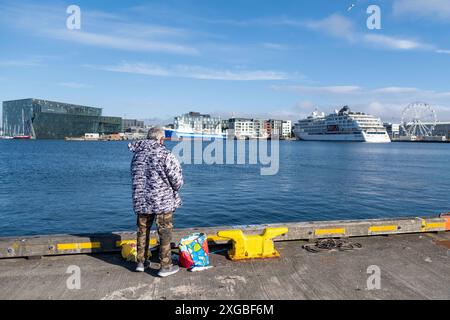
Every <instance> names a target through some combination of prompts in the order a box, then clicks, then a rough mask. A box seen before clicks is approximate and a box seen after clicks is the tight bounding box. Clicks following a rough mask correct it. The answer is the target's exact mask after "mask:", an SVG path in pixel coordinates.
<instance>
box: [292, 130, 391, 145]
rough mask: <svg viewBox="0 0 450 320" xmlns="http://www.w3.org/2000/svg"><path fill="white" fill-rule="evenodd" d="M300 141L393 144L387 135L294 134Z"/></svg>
mask: <svg viewBox="0 0 450 320" xmlns="http://www.w3.org/2000/svg"><path fill="white" fill-rule="evenodd" d="M294 133H295V135H296V137H297V138H298V139H300V140H306V141H354V142H369V143H388V142H391V139H390V138H389V136H388V134H387V133H384V134H368V133H365V132H363V133H361V134H308V133H305V132H294Z"/></svg>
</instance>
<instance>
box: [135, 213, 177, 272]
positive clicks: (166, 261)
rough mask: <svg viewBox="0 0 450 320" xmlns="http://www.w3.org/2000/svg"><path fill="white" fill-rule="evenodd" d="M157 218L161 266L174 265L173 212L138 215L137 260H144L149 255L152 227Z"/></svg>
mask: <svg viewBox="0 0 450 320" xmlns="http://www.w3.org/2000/svg"><path fill="white" fill-rule="evenodd" d="M155 218H156V226H157V229H158V236H159V260H160V261H161V267H169V266H171V265H172V252H171V249H170V242H171V240H172V229H173V214H172V212H169V213H164V214H158V215H154V214H141V215H138V217H137V227H138V229H137V261H138V262H142V263H143V262H144V261H145V257H147V253H148V246H149V240H150V228H151V227H152V224H153V221H154V220H155Z"/></svg>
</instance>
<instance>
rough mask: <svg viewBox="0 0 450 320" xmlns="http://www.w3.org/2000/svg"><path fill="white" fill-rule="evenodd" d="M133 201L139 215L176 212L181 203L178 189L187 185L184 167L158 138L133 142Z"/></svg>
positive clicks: (131, 147)
mask: <svg viewBox="0 0 450 320" xmlns="http://www.w3.org/2000/svg"><path fill="white" fill-rule="evenodd" d="M129 149H130V151H132V152H134V156H133V160H132V162H131V175H132V187H133V204H134V211H135V213H136V214H162V213H167V212H173V211H175V209H176V208H178V207H179V206H180V205H181V199H180V196H179V194H178V190H179V189H180V188H181V186H182V185H183V174H182V170H181V166H180V164H179V162H178V160H177V159H176V158H175V156H174V155H173V154H172V153H171V152H170V151H169V150H167V149H166V148H165V147H164V146H163V145H161V144H160V143H159V142H157V141H156V140H141V141H136V142H133V143H131V144H130V145H129Z"/></svg>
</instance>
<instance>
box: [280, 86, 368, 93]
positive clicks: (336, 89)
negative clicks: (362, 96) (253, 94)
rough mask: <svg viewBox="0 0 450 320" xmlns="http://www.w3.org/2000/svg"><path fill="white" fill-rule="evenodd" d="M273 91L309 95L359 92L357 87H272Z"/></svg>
mask: <svg viewBox="0 0 450 320" xmlns="http://www.w3.org/2000/svg"><path fill="white" fill-rule="evenodd" d="M272 89H274V90H288V91H294V92H298V93H311V94H349V93H357V92H359V91H360V89H361V88H360V87H358V86H322V87H319V86H272Z"/></svg>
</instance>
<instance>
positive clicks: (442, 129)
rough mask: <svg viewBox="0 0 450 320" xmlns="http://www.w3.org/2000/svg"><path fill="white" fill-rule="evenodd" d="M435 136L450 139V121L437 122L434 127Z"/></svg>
mask: <svg viewBox="0 0 450 320" xmlns="http://www.w3.org/2000/svg"><path fill="white" fill-rule="evenodd" d="M433 136H436V137H446V138H447V140H449V139H450V122H436V125H435V126H434V129H433Z"/></svg>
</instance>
